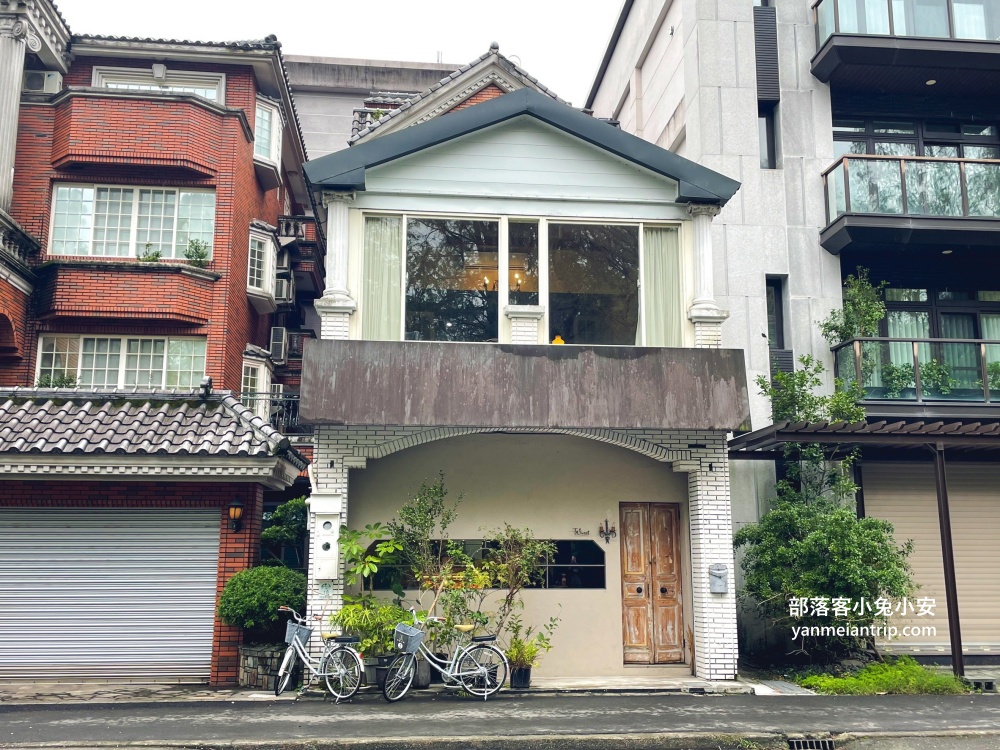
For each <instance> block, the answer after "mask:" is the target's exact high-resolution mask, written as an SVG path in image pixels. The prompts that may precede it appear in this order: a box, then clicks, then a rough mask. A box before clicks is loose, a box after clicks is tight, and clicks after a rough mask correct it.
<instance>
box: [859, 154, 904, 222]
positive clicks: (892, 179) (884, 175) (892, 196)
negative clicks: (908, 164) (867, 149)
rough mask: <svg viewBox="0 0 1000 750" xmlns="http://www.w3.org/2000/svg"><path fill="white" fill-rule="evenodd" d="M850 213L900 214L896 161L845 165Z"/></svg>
mask: <svg viewBox="0 0 1000 750" xmlns="http://www.w3.org/2000/svg"><path fill="white" fill-rule="evenodd" d="M848 171H849V172H850V175H849V181H850V187H851V205H850V210H851V211H852V212H853V213H866V214H901V213H903V181H902V176H901V172H900V162H899V161H896V160H891V159H852V160H850V161H849V162H848Z"/></svg>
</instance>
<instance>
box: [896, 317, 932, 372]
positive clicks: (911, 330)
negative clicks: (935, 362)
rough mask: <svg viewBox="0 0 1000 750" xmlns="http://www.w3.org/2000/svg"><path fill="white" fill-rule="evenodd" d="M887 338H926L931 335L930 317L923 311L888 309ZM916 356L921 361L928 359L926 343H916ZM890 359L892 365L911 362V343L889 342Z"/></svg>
mask: <svg viewBox="0 0 1000 750" xmlns="http://www.w3.org/2000/svg"><path fill="white" fill-rule="evenodd" d="M888 327H889V338H893V339H926V338H930V335H931V324H930V317H929V316H928V314H927V313H925V312H911V311H909V310H890V311H889V317H888ZM917 347H918V355H917V356H918V357H919V358H920V361H921V362H926V361H927V360H928V359H930V356H929V355H930V352H929V350H928V348H927V344H918V345H917ZM889 352H890V361H891V362H892V364H894V365H912V364H913V344H910V343H903V342H901V343H894V344H889Z"/></svg>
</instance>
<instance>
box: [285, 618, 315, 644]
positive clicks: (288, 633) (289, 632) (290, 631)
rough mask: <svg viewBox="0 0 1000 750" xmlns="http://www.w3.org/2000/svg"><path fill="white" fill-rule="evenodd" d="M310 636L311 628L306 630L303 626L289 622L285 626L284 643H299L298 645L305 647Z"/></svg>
mask: <svg viewBox="0 0 1000 750" xmlns="http://www.w3.org/2000/svg"><path fill="white" fill-rule="evenodd" d="M311 635H312V628H307V627H305V626H304V625H299V624H298V623H296V622H292V621H291V620H289V621H288V623H287V624H286V625H285V643H289V644H290V643H291V642H292V641H293V640H296V641H298V642H299V644H300V645H302V646H305V645H306V644H307V643H309V637H310V636H311Z"/></svg>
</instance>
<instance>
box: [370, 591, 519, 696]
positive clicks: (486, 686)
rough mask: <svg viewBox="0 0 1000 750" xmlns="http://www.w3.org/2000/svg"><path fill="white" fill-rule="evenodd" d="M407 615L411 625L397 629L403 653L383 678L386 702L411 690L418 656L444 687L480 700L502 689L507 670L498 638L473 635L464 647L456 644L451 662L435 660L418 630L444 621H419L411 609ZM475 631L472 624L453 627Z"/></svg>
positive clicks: (440, 619)
mask: <svg viewBox="0 0 1000 750" xmlns="http://www.w3.org/2000/svg"><path fill="white" fill-rule="evenodd" d="M410 613H411V614H412V615H413V625H412V626H410V625H407V624H406V623H400V624H399V625H397V626H396V634H395V643H396V649H397V650H398V651H401V652H402V653H401V654H400V655H399V656H397V657H396V658H395V659H394V660H393V661H392V663H391V664H390V665H389V670H388V671H387V672H386V675H385V684H384V685H383V687H382V695H384V696H385V699H386V700H387V701H390V702H392V701H398V700H399V699H400V698H402V697H403V696H404V695H406V691H407V690H409V689H410V685H411V684H413V675H414V674H415V673H416V671H417V669H416V667H417V654H418V653H419V654H421V655H422V656H423V657H424V658H425V659H426V660H427V663H428V664H429V665H430V666H431V667H433V668H434V669H436V670H437V671H438V672H440V673H441V677H442V678H443V679H444V685H445V687H450V688H456V689H458V688H460V689H462V690H465V691H466V692H467V693H469V694H470V695H475V696H477V697H478V696H482V698H483V700H486V699H487V698H489V697H490V696H491V695H493V694H494V693H496V692H497V691H498V690H499V689H500V688H502V687H503V684H504V683H505V682H506V681H507V672H508V671H510V670H509V667H508V664H507V657H506V656H505V655H504V653H503V651H501V650H500V649H499V648H497V647H496V646H494V645H493V643H494V641H496V639H497V637H496V636H495V635H479V636H472V637H471V639H470V641H469V643H468V644H466V645H462V643H461V641H459V642H458V643H456V644H455V651H454V653H452V655H451V658H450V659H448V660H444V659H438V658H437V657H436V656H435V655H434V654H432V653H431V652H430V651H429V650H428V649H427V646H425V645H424V636H425V635H426V633H425V632H424V630H422V629H421V628H422V627H426V624H427V622H444V618H443V617H428V618H427V619H426V620H420V619H418V618H417V612H416V610H415V609H410ZM474 629H475V626H474V625H456V626H455V630H457V631H458V632H460V633H462V634H466V633H471V632H472V631H473V630H474Z"/></svg>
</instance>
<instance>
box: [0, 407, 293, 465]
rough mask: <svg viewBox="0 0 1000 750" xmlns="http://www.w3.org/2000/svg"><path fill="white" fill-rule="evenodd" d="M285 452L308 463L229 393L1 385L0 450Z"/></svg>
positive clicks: (253, 454)
mask: <svg viewBox="0 0 1000 750" xmlns="http://www.w3.org/2000/svg"><path fill="white" fill-rule="evenodd" d="M15 452H16V453H47V454H54V453H60V454H65V453H87V454H108V453H115V454H126V455H176V456H190V455H201V456H213V457H219V458H227V457H228V458H237V457H251V458H254V457H257V458H265V457H272V456H280V457H282V458H284V459H285V460H287V461H288V462H289V463H291V464H292V465H294V466H295V467H296V468H298V469H303V468H305V465H306V461H305V459H304V458H303V457H302V455H301V454H299V453H298V452H297V451H295V450H294V449H292V448H291V447H290V446H289V441H288V438H286V437H284V436H282V435H281V433H279V432H278V431H277V430H275V429H274V428H273V427H271V426H270V425H269V424H268V423H267V422H265V421H264V420H263V419H261V418H260V417H259V416H257V415H256V414H255V413H254V412H253V411H252V410H250V409H248V408H247V407H246V406H244V405H243V404H241V403H240V402H239V401H237V400H236V399H235V398H233V396H232V395H230V393H229V392H228V391H221V392H216V393H213V394H212V395H210V396H207V397H202V396H201V395H200V391H197V390H192V391H189V390H183V391H178V390H173V391H170V390H145V391H133V390H125V389H105V390H91V391H85V390H81V389H78V388H13V389H2V390H0V453H15Z"/></svg>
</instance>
